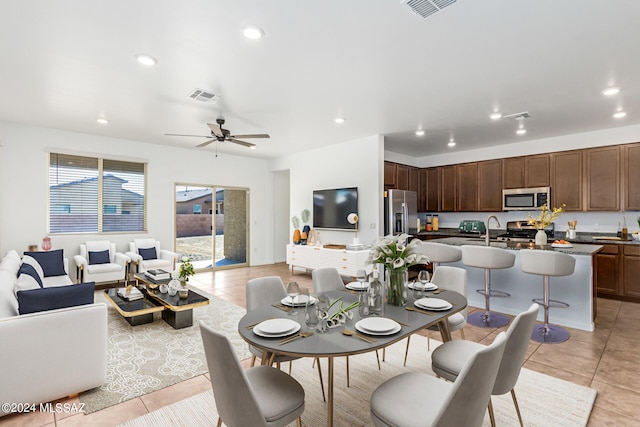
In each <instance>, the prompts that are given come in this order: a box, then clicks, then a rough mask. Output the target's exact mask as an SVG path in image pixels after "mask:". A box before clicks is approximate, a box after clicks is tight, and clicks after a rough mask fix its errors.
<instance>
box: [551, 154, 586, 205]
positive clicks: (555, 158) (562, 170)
mask: <svg viewBox="0 0 640 427" xmlns="http://www.w3.org/2000/svg"><path fill="white" fill-rule="evenodd" d="M583 155H584V151H583V150H576V151H561V152H558V153H552V154H551V200H552V206H550V207H560V206H562V204H564V205H565V208H564V209H565V210H566V211H581V210H582V207H583V204H582V201H583V197H582V182H583V179H584V175H583V172H584V171H583V160H582V159H583Z"/></svg>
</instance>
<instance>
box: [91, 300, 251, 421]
mask: <svg viewBox="0 0 640 427" xmlns="http://www.w3.org/2000/svg"><path fill="white" fill-rule="evenodd" d="M198 292H200V293H202V294H205V295H206V296H207V297H208V298H209V299H210V304H209V305H207V306H204V307H198V308H196V309H194V311H193V326H190V327H188V328H183V329H173V328H172V327H171V326H170V325H169V324H168V323H166V322H164V321H163V320H162V319H161V318H160V317H161V316H160V315H161V313H155V314H154V316H155V320H154V321H153V323H149V324H146V325H139V326H131V325H129V323H127V321H126V320H125V319H124V318H123V317H122V316H120V315H119V314H118V313H117V312H116V310H115V309H114V308H113V307H112V306H111V304H110V303H108V302H107V303H106V304H107V306H108V310H107V313H108V314H107V316H108V319H107V322H108V349H107V381H106V382H105V383H104V384H103V385H102V386H101V387H99V388H95V389H93V390H89V391H86V392H84V393H81V394H80V402H82V403H84V404H85V412H86V413H91V412H95V411H99V410H101V409H104V408H106V407H108V406H112V405H115V404H117V403H120V402H124V401H126V400H129V399H133V398H136V397H138V396H141V395H143V394H147V393H150V392H152V391H155V390H159V389H161V388H164V387H167V386H170V385H172V384H176V383H178V382H181V381H184V380H187V379H189V378H193V377H195V376H197V375H201V374H203V373H205V372H207V362H206V359H205V356H204V349H203V347H202V340H201V337H200V330H199V327H198V324H199V322H200V321H201V320H202V321H204V322H205V323H206V324H207V325H210V326H212V327H213V328H214V329H215V330H218V331H221V332H222V333H223V334H224V335H226V336H227V337H228V338H229V340H230V341H231V343H232V345H233V348H234V349H235V352H236V354H237V355H238V357H239V358H240V360H242V359H246V358H248V357H251V353H250V352H249V350H248V347H247V344H246V342H245V341H244V340H243V339H242V338H241V337H240V335H238V332H237V330H238V322H239V320H240V318H241V317H242V316H244V314H245V312H246V311H245V309H243V308H242V307H239V306H237V305H234V304H231V303H229V302H226V301H224V300H221V299H219V298H216V297H215V296H213V295H209V294H206V293H204V292H202V291H198ZM100 301H104V296H103V295H102V293H101V292H96V302H100Z"/></svg>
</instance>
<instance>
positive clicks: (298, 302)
mask: <svg viewBox="0 0 640 427" xmlns="http://www.w3.org/2000/svg"><path fill="white" fill-rule="evenodd" d="M309 300H310V302H309V304H311V305H313V304H315V303H316V301H317V299H316V298H315V297H313V296H309ZM280 302H281V303H282V304H284V305H287V306H289V307H303V306H305V305H306V304H307V296H306V295H298V296H297V297H295V298H294V299H293V304H291V298H289V297H284V298H282V299H281V300H280Z"/></svg>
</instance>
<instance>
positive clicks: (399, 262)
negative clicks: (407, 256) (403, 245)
mask: <svg viewBox="0 0 640 427" xmlns="http://www.w3.org/2000/svg"><path fill="white" fill-rule="evenodd" d="M403 265H404V260H403V259H402V258H396V259H394V260H393V268H400V267H402V266H403Z"/></svg>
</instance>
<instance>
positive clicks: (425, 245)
mask: <svg viewBox="0 0 640 427" xmlns="http://www.w3.org/2000/svg"><path fill="white" fill-rule="evenodd" d="M416 251H418V252H420V253H421V254H423V255H426V256H427V257H428V258H429V262H430V263H431V264H432V265H433V272H434V273H435V272H436V268H437V267H438V266H439V265H440V263H443V262H444V263H447V262H456V261H460V260H461V259H462V251H461V250H460V248H457V247H455V246H451V245H445V244H444V243H435V242H422V243H420V244H419V245H418V246H417V247H416Z"/></svg>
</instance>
